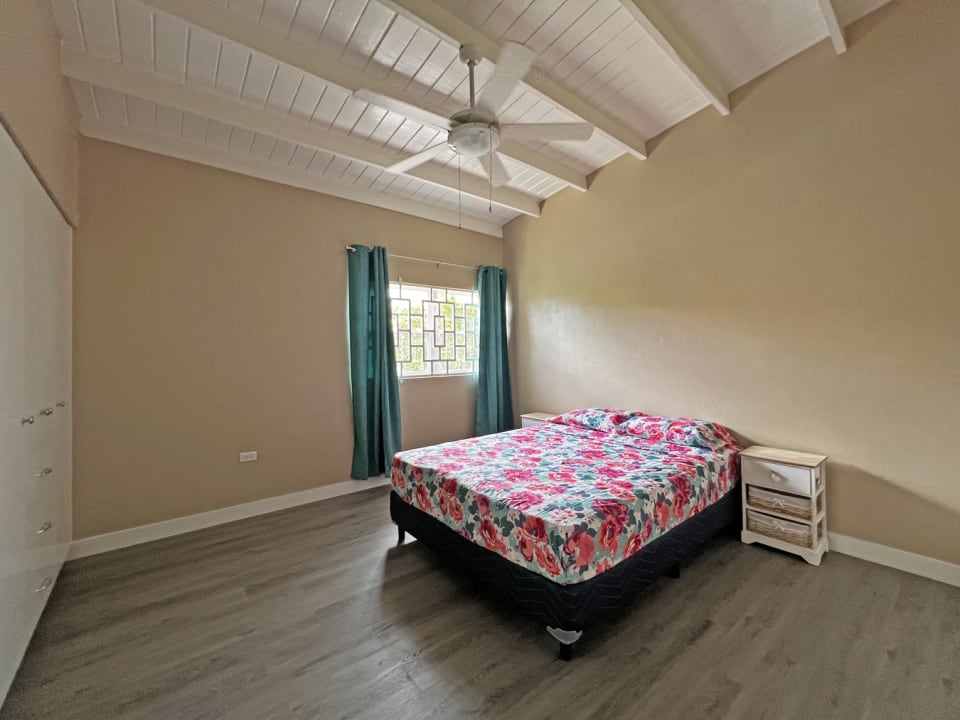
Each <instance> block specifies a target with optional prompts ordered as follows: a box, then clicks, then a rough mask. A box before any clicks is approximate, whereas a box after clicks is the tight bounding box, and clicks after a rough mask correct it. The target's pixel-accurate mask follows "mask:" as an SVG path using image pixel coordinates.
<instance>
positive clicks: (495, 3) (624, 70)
mask: <svg viewBox="0 0 960 720" xmlns="http://www.w3.org/2000/svg"><path fill="white" fill-rule="evenodd" d="M885 2H887V0H446V1H445V2H444V1H441V0H53V6H54V10H55V13H56V17H57V24H58V28H59V30H60V34H61V40H62V68H63V72H64V74H65V75H66V76H67V77H69V78H70V79H71V81H72V84H73V89H74V92H75V94H76V97H77V101H78V103H79V106H80V111H81V117H82V126H81V132H82V133H83V134H84V135H86V136H88V137H93V138H99V139H102V140H107V141H110V142H115V143H120V144H123V145H129V146H132V147H136V148H141V149H144V150H148V151H151V152H157V153H161V154H165V155H171V156H174V157H179V158H184V159H187V160H191V161H194V162H199V163H204V164H207V165H212V166H216V167H220V168H224V169H227V170H231V171H234V172H239V173H244V174H247V175H252V176H255V177H261V178H266V179H268V180H273V181H276V182H281V183H286V184H289V185H294V186H298V187H302V188H307V189H310V190H314V191H317V192H320V193H326V194H329V195H335V196H339V197H345V198H349V199H351V200H355V201H358V202H361V203H367V204H370V205H375V206H379V207H385V208H389V209H392V210H396V211H399V212H403V213H407V214H410V215H416V216H420V217H425V218H428V219H431V220H435V221H438V222H443V223H448V224H451V225H461V226H462V227H464V228H469V229H473V230H478V231H480V232H484V233H488V234H492V235H500V234H501V227H502V225H503V224H504V223H506V222H508V221H510V220H511V219H513V218H514V217H517V216H518V215H520V214H526V215H532V216H536V215H538V214H539V212H540V206H541V204H542V202H543V201H544V200H546V199H547V198H549V197H550V196H551V195H553V194H554V193H556V192H559V191H560V190H562V189H564V188H567V187H572V188H576V189H577V190H579V191H584V192H589V188H588V183H587V179H586V178H587V176H588V175H589V174H590V173H592V172H594V171H595V170H597V169H599V168H601V167H603V166H604V165H606V164H608V163H610V162H612V161H613V160H615V159H616V158H618V157H620V156H621V155H623V154H625V153H629V154H632V155H634V156H636V157H637V158H641V159H642V158H644V157H645V156H646V140H647V139H649V138H651V137H653V136H655V135H657V134H659V133H661V132H663V131H664V130H666V129H667V128H669V127H671V126H672V125H675V124H676V123H678V122H680V121H682V120H683V119H684V118H686V117H688V116H690V115H691V114H693V113H695V112H698V111H699V110H701V109H703V108H705V107H708V106H713V108H714V110H713V111H715V112H719V113H722V114H727V113H729V112H730V105H729V101H728V94H729V93H730V92H731V91H732V90H734V89H736V88H737V87H739V86H741V85H743V84H744V83H746V82H748V81H750V80H752V79H753V78H755V77H757V76H758V75H761V74H762V73H764V72H766V71H767V70H770V69H771V68H773V67H775V66H776V65H779V64H780V63H782V62H783V61H785V60H787V59H788V58H790V57H792V56H794V55H796V54H797V53H799V52H801V51H802V50H804V49H806V48H807V47H809V46H811V45H813V44H814V43H816V42H818V41H820V40H822V39H824V38H826V37H831V38H832V40H833V43H834V47H835V48H836V50H837V52H838V53H839V52H843V51H844V50H845V48H846V45H845V41H844V37H843V27H844V26H845V25H847V24H849V23H851V22H853V21H854V20H856V19H858V18H859V17H861V16H863V15H865V14H867V13H868V12H870V11H872V10H874V9H875V8H877V7H879V6H880V5H883V4H884V3H885ZM508 41H509V42H516V43H520V44H522V45H524V46H526V47H527V48H529V49H530V50H532V51H533V52H534V53H536V59H535V61H534V63H533V67H532V68H531V69H530V71H529V72H527V74H526V76H525V78H524V82H523V83H522V84H520V85H519V86H518V87H516V89H515V90H514V91H513V93H512V94H511V95H510V97H509V98H508V100H507V102H506V104H505V105H504V109H503V110H502V112H501V113H500V115H499V121H500V122H501V123H533V122H551V123H553V122H556V123H564V122H587V123H589V124H590V125H592V126H593V127H594V128H595V130H594V132H593V134H592V136H591V137H590V139H589V140H586V141H564V142H548V143H544V142H542V141H536V140H526V141H519V140H514V141H510V142H507V141H506V140H505V141H504V142H503V144H502V145H501V147H500V148H499V150H500V153H501V157H502V159H503V164H504V166H505V169H506V171H507V175H508V177H509V180H508V181H507V182H506V183H505V184H502V185H500V186H498V187H492V188H491V184H490V182H489V181H488V179H487V176H486V174H485V171H484V168H483V167H482V166H481V164H480V163H481V161H480V160H479V159H476V158H474V159H464V158H461V156H459V155H457V154H456V153H455V152H453V151H452V150H450V149H445V150H444V151H443V152H441V153H440V154H439V155H437V156H436V157H435V158H434V160H433V161H431V162H428V163H426V164H424V165H421V166H419V167H417V168H414V169H411V170H409V171H407V172H391V171H389V170H387V169H386V168H388V167H389V166H391V165H393V164H394V163H396V162H397V161H399V160H401V159H403V158H405V157H407V156H409V155H411V154H412V153H416V152H419V151H420V150H423V149H424V148H427V147H429V146H431V145H434V144H436V143H438V142H442V141H443V140H444V138H445V131H442V130H438V129H437V128H436V127H435V126H432V125H430V124H424V123H423V122H421V120H422V119H423V118H422V117H421V116H420V115H419V114H417V113H415V112H409V113H402V112H397V111H396V110H385V109H383V108H382V107H378V106H377V105H375V104H370V103H367V102H364V101H363V100H361V99H359V98H358V97H356V96H355V94H354V93H355V92H356V91H358V90H372V91H375V92H378V93H382V94H385V95H389V96H392V97H394V98H398V99H402V100H403V101H405V102H407V103H410V104H412V105H415V106H417V107H418V108H422V109H425V110H428V111H431V112H432V113H437V114H439V115H441V116H449V115H451V114H452V113H454V112H456V111H458V110H461V109H463V108H465V107H467V106H468V105H469V87H468V81H467V68H466V67H465V66H464V65H463V64H462V63H461V62H460V59H459V57H458V49H459V45H460V43H472V44H474V45H476V46H477V48H478V49H479V50H480V52H481V53H482V54H483V56H484V58H485V59H484V60H483V61H482V62H481V63H480V64H479V65H478V66H477V69H476V72H477V88H478V91H481V92H482V88H483V86H484V84H485V83H486V82H487V81H488V80H489V79H490V77H491V76H492V74H493V71H494V68H495V65H494V61H496V60H497V58H498V57H499V55H500V50H501V47H502V45H503V43H505V42H508ZM734 111H735V109H734ZM418 118H419V119H418Z"/></svg>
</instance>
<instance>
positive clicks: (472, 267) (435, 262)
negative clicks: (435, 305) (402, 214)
mask: <svg viewBox="0 0 960 720" xmlns="http://www.w3.org/2000/svg"><path fill="white" fill-rule="evenodd" d="M356 251H357V249H356V248H355V247H354V246H353V245H347V252H356ZM387 257H392V258H395V259H397V260H412V261H414V262H424V263H430V264H431V265H446V266H447V267H457V268H465V269H467V270H476V269H477V268H478V267H479V266H478V265H460V264H458V263H449V262H442V261H440V260H427V258H418V257H410V256H409V255H394V254H393V253H387Z"/></svg>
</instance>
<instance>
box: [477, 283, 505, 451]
mask: <svg viewBox="0 0 960 720" xmlns="http://www.w3.org/2000/svg"><path fill="white" fill-rule="evenodd" d="M477 286H478V287H479V289H480V362H479V382H478V384H477V421H476V425H475V428H474V429H475V431H476V434H477V435H489V434H490V433H497V432H503V431H504V430H512V429H513V401H512V398H511V394H510V363H509V359H508V357H507V271H506V270H504V269H502V268H498V267H493V266H492V265H481V266H480V269H479V272H478V275H477Z"/></svg>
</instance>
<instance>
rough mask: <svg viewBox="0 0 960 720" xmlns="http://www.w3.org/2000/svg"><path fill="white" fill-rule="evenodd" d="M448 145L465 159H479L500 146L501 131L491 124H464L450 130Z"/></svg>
mask: <svg viewBox="0 0 960 720" xmlns="http://www.w3.org/2000/svg"><path fill="white" fill-rule="evenodd" d="M447 145H449V146H450V148H451V149H452V150H453V151H454V152H456V153H458V154H460V155H463V156H464V157H479V156H481V155H486V154H487V153H489V152H491V151H493V150H496V149H497V148H498V147H499V146H500V131H499V129H498V128H497V126H496V125H493V124H490V123H485V122H468V123H464V124H463V125H457V126H456V127H455V128H453V129H452V130H450V133H449V134H448V135H447Z"/></svg>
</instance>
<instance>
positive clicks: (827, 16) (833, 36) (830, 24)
mask: <svg viewBox="0 0 960 720" xmlns="http://www.w3.org/2000/svg"><path fill="white" fill-rule="evenodd" d="M820 12H821V13H822V14H823V21H824V22H825V23H826V24H827V30H829V31H830V40H831V41H832V42H833V49H834V50H836V52H837V55H842V54H843V53H845V52H846V51H847V38H846V36H844V34H843V25H841V24H840V18H839V17H838V16H837V10H836V8H835V7H834V6H833V2H832V0H820Z"/></svg>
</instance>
